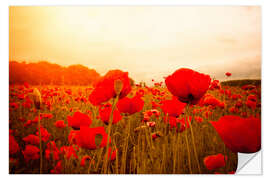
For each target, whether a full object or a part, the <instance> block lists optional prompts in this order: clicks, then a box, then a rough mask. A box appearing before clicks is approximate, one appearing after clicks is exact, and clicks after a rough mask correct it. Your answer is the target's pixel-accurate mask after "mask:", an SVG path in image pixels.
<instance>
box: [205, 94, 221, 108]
mask: <svg viewBox="0 0 270 180" xmlns="http://www.w3.org/2000/svg"><path fill="white" fill-rule="evenodd" d="M202 103H203V105H204V106H209V105H211V106H213V107H216V106H220V104H222V102H220V101H219V100H218V99H217V98H215V97H214V96H212V95H211V94H207V95H206V96H205V97H204V98H203V102H202Z"/></svg>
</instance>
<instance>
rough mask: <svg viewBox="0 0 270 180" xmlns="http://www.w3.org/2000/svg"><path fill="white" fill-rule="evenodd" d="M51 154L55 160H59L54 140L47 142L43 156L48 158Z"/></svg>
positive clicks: (58, 152)
mask: <svg viewBox="0 0 270 180" xmlns="http://www.w3.org/2000/svg"><path fill="white" fill-rule="evenodd" d="M51 154H52V156H53V159H54V160H55V161H57V160H59V158H60V157H59V154H60V151H59V149H58V148H57V146H56V144H55V142H54V141H50V142H48V143H47V149H46V150H45V158H46V159H47V160H49V159H50V158H51Z"/></svg>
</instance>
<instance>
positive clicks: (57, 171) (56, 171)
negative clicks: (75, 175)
mask: <svg viewBox="0 0 270 180" xmlns="http://www.w3.org/2000/svg"><path fill="white" fill-rule="evenodd" d="M62 168H63V167H62V161H61V160H60V161H58V162H57V164H56V166H55V167H54V168H53V169H52V170H51V171H50V172H51V173H52V174H60V173H61V172H62Z"/></svg>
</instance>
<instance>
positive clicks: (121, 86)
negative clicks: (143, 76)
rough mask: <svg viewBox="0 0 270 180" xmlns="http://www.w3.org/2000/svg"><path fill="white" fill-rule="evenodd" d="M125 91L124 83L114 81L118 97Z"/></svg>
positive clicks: (118, 80)
mask: <svg viewBox="0 0 270 180" xmlns="http://www.w3.org/2000/svg"><path fill="white" fill-rule="evenodd" d="M122 89H123V82H122V81H121V80H120V79H117V80H115V81H114V91H115V93H116V95H117V96H118V95H119V94H120V93H121V91H122Z"/></svg>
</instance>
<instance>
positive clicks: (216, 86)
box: [209, 80, 221, 90]
mask: <svg viewBox="0 0 270 180" xmlns="http://www.w3.org/2000/svg"><path fill="white" fill-rule="evenodd" d="M220 88H221V86H220V83H219V80H213V81H212V82H211V85H210V87H209V89H210V90H214V89H220Z"/></svg>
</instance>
